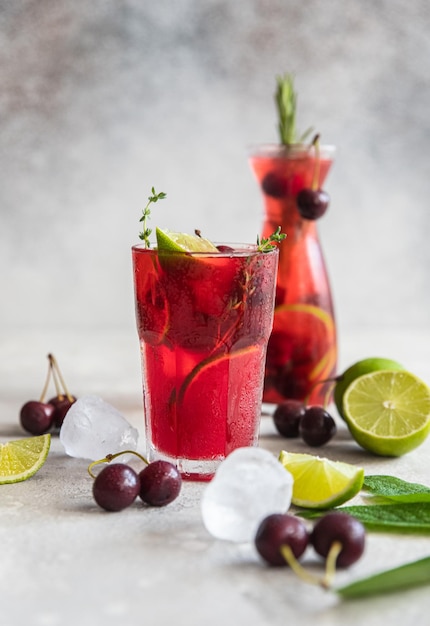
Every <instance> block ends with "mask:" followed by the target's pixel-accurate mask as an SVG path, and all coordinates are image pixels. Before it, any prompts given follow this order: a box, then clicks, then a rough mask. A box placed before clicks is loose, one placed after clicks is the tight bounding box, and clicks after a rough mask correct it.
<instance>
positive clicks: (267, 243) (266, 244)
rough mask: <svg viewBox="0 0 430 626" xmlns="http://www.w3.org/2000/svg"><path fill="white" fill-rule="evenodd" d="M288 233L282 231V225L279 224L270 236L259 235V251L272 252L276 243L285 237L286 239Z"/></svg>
mask: <svg viewBox="0 0 430 626" xmlns="http://www.w3.org/2000/svg"><path fill="white" fill-rule="evenodd" d="M286 236H287V235H286V234H285V233H281V227H280V226H278V228H277V229H276V231H275V232H274V233H272V234H271V235H270V237H267V238H265V237H262V238H261V239H260V237H259V236H258V235H257V247H258V250H259V252H270V251H271V250H272V249H273V247H274V246H275V244H277V243H279V242H280V241H282V240H283V239H285V237H286Z"/></svg>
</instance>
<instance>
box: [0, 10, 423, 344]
mask: <svg viewBox="0 0 430 626" xmlns="http://www.w3.org/2000/svg"><path fill="white" fill-rule="evenodd" d="M429 30H430V4H429V2H428V0H409V1H408V2H405V1H404V0H376V1H375V0H361V1H360V2H357V1H356V0H326V1H325V2H322V1H321V0H320V1H318V0H303V1H302V2H297V1H296V0H284V1H282V0H249V1H247V2H245V1H243V2H239V1H236V2H234V1H233V0H231V1H230V2H229V1H228V0H220V1H218V2H217V1H215V0H182V1H169V2H165V1H163V0H160V1H157V2H154V1H153V0H148V1H145V0H140V1H139V0H117V1H114V0H91V2H88V1H87V0H74V1H71V0H70V1H68V2H67V1H66V0H9V1H7V0H1V1H0V57H1V58H0V73H1V74H0V84H1V88H0V116H1V117H0V171H1V187H0V189H1V192H0V193H1V197H0V200H1V202H0V215H1V223H0V265H1V273H0V293H1V294H2V296H1V305H0V306H1V309H0V316H1V317H0V321H1V325H2V328H3V329H6V330H7V329H11V331H12V330H13V329H15V328H18V329H19V328H29V327H37V328H40V329H43V328H48V327H49V328H59V329H61V328H66V329H80V328H81V329H88V328H92V327H98V328H100V327H104V328H110V327H112V328H127V327H131V326H134V311H133V296H132V279H131V262H130V251H129V249H130V246H131V245H132V244H133V243H135V242H137V240H138V230H139V224H138V219H139V217H140V214H141V209H142V207H143V205H144V204H145V202H146V198H147V196H148V193H149V190H150V187H151V186H152V185H155V187H156V189H157V190H160V191H161V190H163V191H165V192H167V194H168V199H167V200H165V201H163V202H162V203H159V204H157V205H156V209H154V212H153V214H154V217H153V222H152V223H153V224H155V223H157V224H158V225H160V226H162V227H170V228H172V229H176V230H190V231H192V230H193V229H194V228H196V227H198V228H200V229H202V230H203V231H204V233H205V234H206V235H207V236H208V237H210V238H212V239H227V240H239V239H243V240H250V241H254V240H255V236H256V233H257V232H258V231H259V230H260V225H261V217H262V199H261V196H260V194H259V190H258V188H257V185H256V182H255V181H254V179H253V176H252V174H251V171H250V169H249V166H248V163H247V146H248V145H249V144H251V143H257V142H267V141H277V134H276V116H275V108H274V103H273V91H274V86H275V76H276V75H277V74H279V73H283V72H284V71H293V72H294V73H295V75H296V87H297V90H298V92H299V107H300V109H299V125H300V126H301V127H302V128H305V127H307V126H309V125H313V126H314V127H315V128H317V129H318V130H319V131H320V133H321V136H322V140H323V141H325V142H326V143H333V144H335V145H336V146H337V149H338V152H337V161H336V164H335V166H334V167H333V170H332V173H331V174H330V177H329V179H328V182H327V185H326V188H327V190H328V191H329V192H330V194H331V197H332V204H331V208H330V211H329V213H328V214H327V215H326V216H325V217H324V218H323V219H322V220H321V222H320V226H319V228H320V233H321V238H322V241H323V246H324V250H325V254H326V259H327V263H328V268H329V272H330V275H331V279H332V285H333V291H334V298H335V304H336V310H337V316H338V320H339V324H340V327H341V330H342V332H344V337H345V336H347V333H348V332H349V331H353V330H354V329H355V328H357V327H364V326H372V327H377V326H384V325H389V326H398V327H401V326H403V327H412V326H413V327H414V328H419V327H428V325H429V322H430V289H429V287H430V280H429V273H430V272H429V269H430V246H429V245H428V238H429V233H430V211H429V201H430V156H429V153H430V36H429V35H428V33H429Z"/></svg>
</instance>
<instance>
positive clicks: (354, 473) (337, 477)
mask: <svg viewBox="0 0 430 626" xmlns="http://www.w3.org/2000/svg"><path fill="white" fill-rule="evenodd" d="M279 460H280V462H281V463H282V465H283V466H284V467H285V469H287V470H288V471H289V472H290V474H292V476H293V478H294V483H293V497H292V499H291V502H292V504H294V505H295V506H300V507H303V508H306V509H329V508H332V507H335V506H339V505H340V504H343V503H344V502H346V501H347V500H350V499H351V498H353V497H354V496H355V495H356V494H357V493H358V492H359V491H360V489H361V487H362V486H363V480H364V470H363V468H362V467H357V466H356V465H351V464H350V463H342V462H340V461H330V460H329V459H325V458H320V457H318V456H313V455H312V454H299V453H293V452H286V451H285V450H282V451H281V453H280V455H279Z"/></svg>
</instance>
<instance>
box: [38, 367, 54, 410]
mask: <svg viewBox="0 0 430 626" xmlns="http://www.w3.org/2000/svg"><path fill="white" fill-rule="evenodd" d="M50 379H51V365H49V367H48V373H47V375H46V380H45V384H44V386H43V389H42V393H41V394H40V402H44V400H45V396H46V392H47V391H48V385H49V381H50Z"/></svg>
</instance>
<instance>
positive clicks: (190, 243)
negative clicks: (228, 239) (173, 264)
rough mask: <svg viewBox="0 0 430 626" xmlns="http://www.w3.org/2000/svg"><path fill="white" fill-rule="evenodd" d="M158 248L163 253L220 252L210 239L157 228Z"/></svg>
mask: <svg viewBox="0 0 430 626" xmlns="http://www.w3.org/2000/svg"><path fill="white" fill-rule="evenodd" d="M156 236H157V248H158V250H160V251H162V252H218V248H217V247H216V246H214V244H213V243H211V242H210V241H209V239H205V238H204V237H198V236H197V235H187V234H186V233H175V232H173V231H171V230H162V229H161V228H156Z"/></svg>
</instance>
